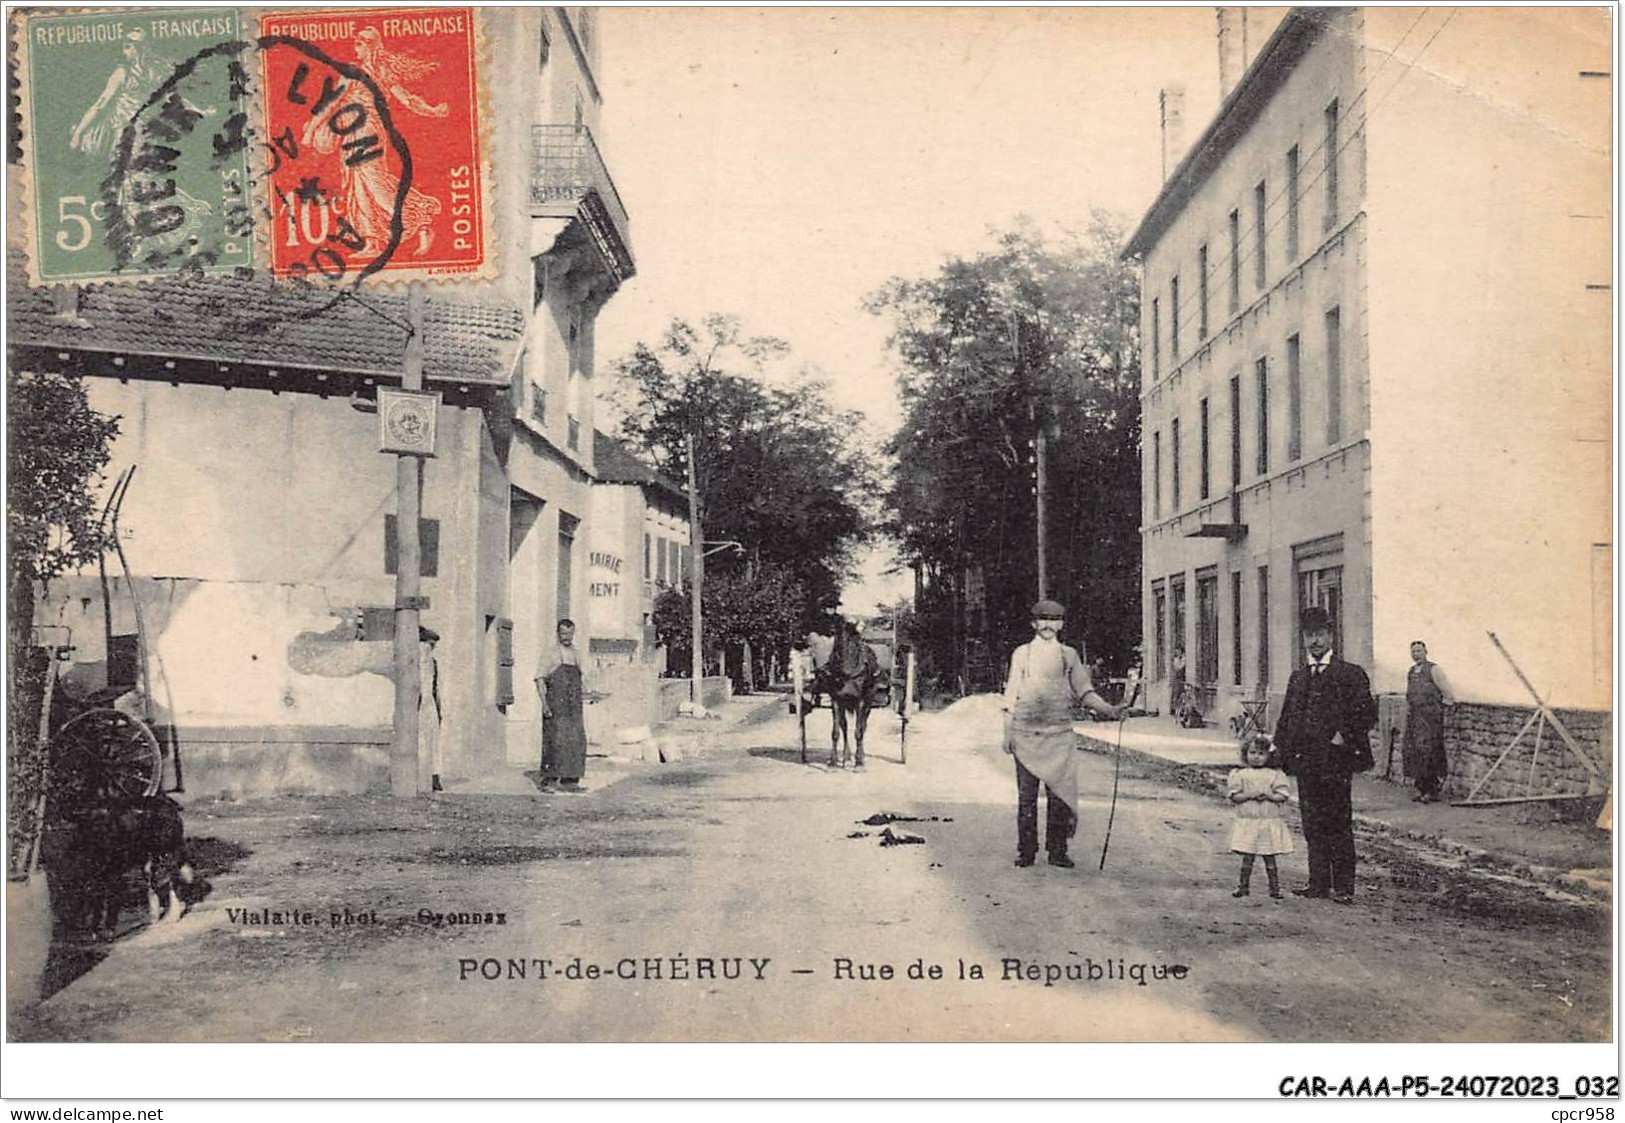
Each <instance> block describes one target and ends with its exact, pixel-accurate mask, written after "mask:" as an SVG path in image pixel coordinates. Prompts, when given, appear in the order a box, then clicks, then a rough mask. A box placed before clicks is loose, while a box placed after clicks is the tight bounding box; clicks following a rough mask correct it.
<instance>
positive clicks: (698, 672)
mask: <svg viewBox="0 0 1625 1123" xmlns="http://www.w3.org/2000/svg"><path fill="white" fill-rule="evenodd" d="M697 443H698V442H697V441H695V439H694V418H693V413H692V403H690V415H689V423H688V433H687V444H688V455H687V460H688V541H689V563H688V584H689V590H690V595H691V596H692V597H693V598H694V599H693V612H692V613H691V615H692V617H693V625H694V628H693V646H694V659H693V667H692V669H693V672H694V685H693V688H692V694H691V698H692V699H693V702H694V708H695V710H696V711H698V710H699V709H700V707H701V706H702V705H703V704H704V703H703V702H702V701H701V699H702V698H703V697H704V693H703V685H704V684H703V682H702V680H703V679H704V678H705V658H704V656H703V654H702V653H701V650H700V636H701V634H702V632H701V627H700V625H701V620H700V582H701V581H702V580H704V577H705V535H704V534H702V533H700V485H699V477H698V475H697V474H696V473H695V470H694V449H695V446H696V445H697Z"/></svg>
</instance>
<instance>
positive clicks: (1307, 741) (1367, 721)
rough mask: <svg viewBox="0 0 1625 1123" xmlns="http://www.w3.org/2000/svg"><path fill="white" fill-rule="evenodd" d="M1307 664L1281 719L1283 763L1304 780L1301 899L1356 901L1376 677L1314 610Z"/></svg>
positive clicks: (1308, 620)
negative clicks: (1357, 810) (1359, 779)
mask: <svg viewBox="0 0 1625 1123" xmlns="http://www.w3.org/2000/svg"><path fill="white" fill-rule="evenodd" d="M1298 622H1299V626H1300V627H1301V628H1302V630H1303V642H1304V647H1305V649H1306V651H1307V653H1308V659H1307V663H1306V665H1305V666H1302V667H1299V668H1298V669H1297V670H1295V671H1293V672H1292V677H1291V678H1290V679H1289V680H1288V681H1287V686H1286V700H1285V701H1284V702H1283V703H1282V704H1281V717H1280V720H1279V721H1277V722H1276V723H1275V737H1274V741H1275V745H1276V748H1277V749H1279V750H1280V753H1281V766H1282V768H1283V769H1284V770H1285V771H1286V773H1287V774H1288V775H1290V776H1292V777H1294V778H1295V779H1296V780H1297V781H1298V807H1299V811H1300V812H1301V813H1302V816H1303V840H1304V843H1305V845H1306V846H1307V848H1308V850H1309V884H1308V885H1304V886H1300V887H1299V888H1297V889H1294V890H1293V891H1292V892H1293V893H1295V894H1297V895H1298V896H1300V897H1331V898H1332V899H1333V900H1335V901H1337V902H1338V903H1339V904H1345V905H1348V904H1353V903H1354V807H1353V801H1352V789H1353V778H1354V774H1355V773H1356V772H1364V771H1366V770H1367V769H1369V768H1370V767H1371V766H1372V764H1373V763H1374V762H1373V760H1372V757H1371V740H1370V732H1371V728H1372V726H1374V725H1376V724H1377V703H1376V701H1375V699H1373V698H1372V697H1371V680H1370V679H1368V678H1367V677H1366V673H1365V671H1364V670H1362V669H1361V668H1360V667H1359V666H1357V665H1356V664H1354V663H1349V662H1345V661H1344V660H1342V659H1340V658H1338V657H1337V655H1336V653H1335V652H1334V651H1332V625H1331V618H1330V617H1329V616H1328V615H1327V614H1326V610H1325V609H1324V608H1319V607H1311V608H1306V609H1304V610H1303V615H1302V616H1301V617H1299V621H1298Z"/></svg>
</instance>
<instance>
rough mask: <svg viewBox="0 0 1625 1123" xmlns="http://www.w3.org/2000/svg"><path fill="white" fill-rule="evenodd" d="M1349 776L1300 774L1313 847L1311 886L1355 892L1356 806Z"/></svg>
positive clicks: (1306, 834) (1307, 840)
mask: <svg viewBox="0 0 1625 1123" xmlns="http://www.w3.org/2000/svg"><path fill="white" fill-rule="evenodd" d="M1351 788H1352V782H1351V780H1350V778H1349V777H1348V776H1335V775H1334V776H1324V775H1305V776H1299V777H1298V809H1299V810H1300V811H1301V812H1302V813H1303V841H1304V845H1305V847H1306V848H1307V849H1308V851H1309V887H1310V888H1311V889H1318V890H1323V891H1328V892H1332V893H1338V894H1347V893H1353V892H1354V808H1353V801H1352V799H1351V798H1350V794H1351Z"/></svg>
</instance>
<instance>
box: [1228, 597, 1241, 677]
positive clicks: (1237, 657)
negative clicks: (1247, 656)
mask: <svg viewBox="0 0 1625 1123" xmlns="http://www.w3.org/2000/svg"><path fill="white" fill-rule="evenodd" d="M1230 682H1231V683H1232V684H1233V685H1235V686H1240V685H1241V570H1239V569H1238V570H1236V571H1235V572H1233V573H1232V574H1230Z"/></svg>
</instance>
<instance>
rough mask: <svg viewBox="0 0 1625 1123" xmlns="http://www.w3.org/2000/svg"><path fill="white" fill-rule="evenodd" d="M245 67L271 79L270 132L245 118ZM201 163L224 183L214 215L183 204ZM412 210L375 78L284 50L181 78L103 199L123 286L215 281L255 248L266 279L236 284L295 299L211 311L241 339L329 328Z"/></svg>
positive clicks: (407, 176)
mask: <svg viewBox="0 0 1625 1123" xmlns="http://www.w3.org/2000/svg"><path fill="white" fill-rule="evenodd" d="M251 61H258V62H259V63H260V65H261V72H262V73H263V74H264V75H265V76H266V79H265V89H264V91H263V93H264V97H263V99H262V101H261V103H260V108H261V110H262V114H261V116H260V118H259V119H260V120H261V121H262V122H263V123H264V127H263V128H261V127H260V126H259V125H257V124H255V123H252V122H251V117H250V112H249V106H250V105H251V104H253V99H254V97H255V95H256V93H259V92H260V91H257V90H256V89H255V83H254V81H253V79H252V77H251V75H250V65H249V64H250V62H251ZM244 154H247V157H248V158H247V159H246V160H244ZM234 161H235V164H236V168H235V169H234V168H233V167H232V165H233V162H234ZM200 162H201V163H207V164H208V166H209V169H210V171H211V173H221V174H223V175H224V177H225V179H224V183H223V185H222V192H223V194H222V203H221V205H220V206H219V209H218V210H215V209H213V208H211V207H210V206H208V205H207V204H204V203H200V201H199V200H198V199H196V198H194V197H193V196H192V195H190V194H189V193H188V192H187V190H186V187H185V183H186V182H187V173H188V171H195V170H196V169H195V167H194V165H196V164H198V163H200ZM244 169H246V170H244ZM222 170H223V171H222ZM412 195H413V190H412V156H411V152H410V150H409V148H408V146H407V143H406V140H405V138H404V137H403V136H402V135H401V132H400V131H399V129H398V128H397V127H396V125H395V122H394V121H393V119H392V117H391V115H390V109H389V106H388V104H387V98H386V96H385V91H384V90H383V89H382V88H381V87H380V85H379V83H378V81H377V80H376V79H375V78H374V77H373V75H371V74H370V73H368V70H367V68H366V66H365V65H363V64H361V63H350V62H344V61H341V60H339V59H336V58H334V57H332V56H331V55H330V54H328V53H327V52H326V51H324V50H323V49H322V48H321V47H318V46H316V45H315V44H313V43H310V42H307V41H305V40H304V39H301V38H299V37H298V36H294V35H283V34H277V35H263V36H260V37H258V38H257V39H254V40H252V41H249V40H238V41H231V42H222V43H217V44H214V45H212V46H210V47H207V48H205V49H203V50H201V51H198V52H197V53H195V54H193V55H192V56H191V57H189V58H187V59H185V60H184V61H182V62H180V63H178V64H177V65H176V66H175V67H174V69H173V71H172V72H171V73H170V74H169V75H168V76H167V78H165V80H164V81H163V82H162V83H160V84H159V85H158V86H157V88H156V89H154V90H153V92H152V93H151V94H150V96H148V97H147V98H146V99H145V101H144V102H143V103H142V104H141V106H140V107H139V108H138V109H137V110H136V111H135V113H134V114H133V115H132V117H131V118H130V121H129V123H128V124H127V125H126V126H125V127H124V129H123V131H122V132H121V134H120V135H119V137H118V141H117V144H116V145H115V146H114V148H113V152H112V159H111V170H110V172H109V174H108V176H107V177H106V179H105V180H104V181H103V183H102V185H101V196H102V197H101V204H102V209H103V211H104V213H105V216H106V221H105V230H106V235H105V236H106V240H107V244H108V246H109V248H110V249H111V251H112V252H113V255H114V258H115V261H116V264H117V269H118V270H119V271H123V272H129V273H131V274H135V275H155V274H156V275H164V274H174V275H177V276H181V277H189V278H194V279H200V278H202V277H204V276H206V275H208V274H210V273H211V272H216V273H217V272H220V271H221V268H222V264H223V262H226V261H229V260H230V258H229V257H228V255H227V251H228V249H229V248H230V247H232V246H233V245H234V244H235V242H236V241H237V240H241V239H256V240H257V241H258V245H259V247H260V250H261V252H262V253H263V255H264V257H265V258H266V259H267V261H266V264H267V267H266V268H265V269H264V271H263V272H262V271H261V270H260V269H258V268H256V267H252V266H250V267H242V266H239V267H237V268H234V269H231V270H230V272H231V274H232V275H233V276H235V277H236V278H237V279H239V280H254V279H257V278H260V277H262V276H264V277H267V278H268V280H269V283H270V284H271V285H272V286H276V285H279V284H284V285H286V290H287V295H286V296H285V297H284V298H282V299H280V300H278V301H277V302H276V305H277V307H276V310H275V311H274V312H268V311H266V310H265V309H264V308H252V307H250V308H245V307H242V306H241V302H240V301H232V300H230V299H229V298H227V297H222V298H221V299H220V300H219V301H218V303H219V304H220V307H219V308H218V309H215V311H217V312H218V314H219V316H220V318H221V319H223V320H225V321H227V322H228V323H229V324H230V325H231V326H233V327H235V328H236V329H238V330H245V331H249V330H254V329H255V328H259V329H261V330H265V329H268V328H270V327H272V326H274V324H275V323H277V322H281V321H285V320H289V319H304V318H309V317H313V316H318V315H321V314H322V313H323V312H326V311H328V310H329V309H331V308H332V307H334V305H335V304H337V303H338V302H339V301H341V300H343V299H345V298H346V296H347V295H349V294H351V293H353V292H354V291H355V290H356V289H357V288H358V287H359V286H360V285H361V283H362V282H363V281H365V280H366V278H368V277H370V276H372V275H374V274H376V273H378V272H379V271H380V270H382V269H383V268H384V267H385V266H386V265H387V264H388V263H389V262H390V260H391V258H392V257H393V256H394V254H395V252H396V250H397V249H398V248H399V246H400V244H401V241H402V238H403V234H404V226H403V214H404V212H405V209H406V207H407V205H408V201H409V200H410V199H411V197H412ZM251 260H252V259H251Z"/></svg>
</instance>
